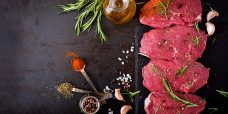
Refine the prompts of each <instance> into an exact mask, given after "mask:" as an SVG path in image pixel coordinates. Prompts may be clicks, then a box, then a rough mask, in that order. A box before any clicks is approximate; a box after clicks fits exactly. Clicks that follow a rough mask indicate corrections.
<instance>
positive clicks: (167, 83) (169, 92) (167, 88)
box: [162, 78, 198, 107]
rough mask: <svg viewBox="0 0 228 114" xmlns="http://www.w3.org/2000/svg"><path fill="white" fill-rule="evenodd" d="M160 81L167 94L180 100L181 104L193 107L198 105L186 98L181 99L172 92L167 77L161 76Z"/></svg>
mask: <svg viewBox="0 0 228 114" xmlns="http://www.w3.org/2000/svg"><path fill="white" fill-rule="evenodd" d="M162 83H163V85H164V86H165V89H166V91H167V92H168V94H169V95H170V97H171V98H173V99H175V100H177V101H180V102H182V103H183V104H185V105H187V107H195V106H198V105H197V104H194V103H192V102H189V101H187V100H184V99H181V98H180V97H178V96H177V95H176V94H174V92H173V90H172V88H171V86H170V84H169V82H168V81H167V79H165V78H162Z"/></svg>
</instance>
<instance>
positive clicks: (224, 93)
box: [216, 90, 228, 97]
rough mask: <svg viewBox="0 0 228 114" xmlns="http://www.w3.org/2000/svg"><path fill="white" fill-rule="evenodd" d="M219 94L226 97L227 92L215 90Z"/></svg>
mask: <svg viewBox="0 0 228 114" xmlns="http://www.w3.org/2000/svg"><path fill="white" fill-rule="evenodd" d="M216 91H217V92H218V93H219V94H221V95H223V96H224V97H228V92H226V91H222V90H216Z"/></svg>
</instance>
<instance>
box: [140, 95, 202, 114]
mask: <svg viewBox="0 0 228 114" xmlns="http://www.w3.org/2000/svg"><path fill="white" fill-rule="evenodd" d="M175 94H176V95H177V96H178V97H180V98H182V99H184V100H187V101H189V102H191V103H194V104H196V105H198V106H194V107H187V106H186V105H185V104H183V103H182V102H180V101H177V100H175V99H173V98H171V97H169V96H168V94H167V93H166V92H164V91H162V92H151V93H150V95H149V96H148V97H147V98H146V99H145V104H144V108H145V111H146V113H147V114H200V112H202V110H203V109H204V108H205V104H206V101H203V100H202V99H201V98H200V97H199V96H197V95H192V94H179V93H175Z"/></svg>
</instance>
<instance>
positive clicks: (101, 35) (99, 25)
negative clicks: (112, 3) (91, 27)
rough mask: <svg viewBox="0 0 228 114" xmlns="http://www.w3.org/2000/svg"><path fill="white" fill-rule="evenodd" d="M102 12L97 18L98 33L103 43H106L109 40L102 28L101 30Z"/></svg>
mask: <svg viewBox="0 0 228 114" xmlns="http://www.w3.org/2000/svg"><path fill="white" fill-rule="evenodd" d="M102 14H103V13H102V10H100V11H99V14H98V17H97V33H98V34H99V36H100V40H101V42H105V41H106V40H107V37H106V35H105V34H104V32H103V30H102V28H101V17H102Z"/></svg>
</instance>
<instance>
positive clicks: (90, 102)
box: [79, 95, 100, 114]
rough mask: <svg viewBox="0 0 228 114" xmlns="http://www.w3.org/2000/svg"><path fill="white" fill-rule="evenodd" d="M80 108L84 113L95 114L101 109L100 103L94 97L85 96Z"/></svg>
mask: <svg viewBox="0 0 228 114" xmlns="http://www.w3.org/2000/svg"><path fill="white" fill-rule="evenodd" d="M79 106H80V108H81V110H82V112H83V113H86V114H95V113H97V111H98V110H99V109H100V102H99V100H98V99H97V98H96V97H94V96H90V95H89V96H88V95H86V96H83V97H82V98H81V100H80V102H79Z"/></svg>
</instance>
